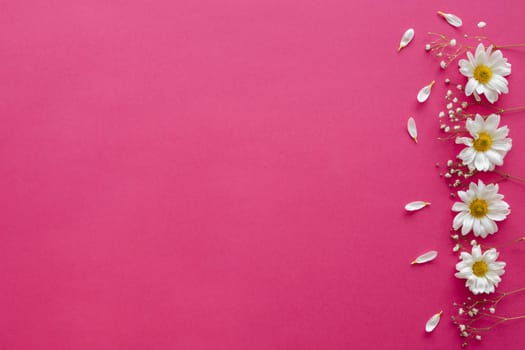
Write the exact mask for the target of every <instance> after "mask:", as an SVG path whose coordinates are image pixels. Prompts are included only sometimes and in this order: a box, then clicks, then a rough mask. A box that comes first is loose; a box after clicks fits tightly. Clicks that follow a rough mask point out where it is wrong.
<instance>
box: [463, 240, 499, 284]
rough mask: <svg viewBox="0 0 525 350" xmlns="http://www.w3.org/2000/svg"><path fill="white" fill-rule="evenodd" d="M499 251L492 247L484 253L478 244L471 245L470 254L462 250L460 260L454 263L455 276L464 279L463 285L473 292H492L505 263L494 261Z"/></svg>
mask: <svg viewBox="0 0 525 350" xmlns="http://www.w3.org/2000/svg"><path fill="white" fill-rule="evenodd" d="M498 256H499V253H498V251H497V250H496V249H494V248H492V249H489V250H487V251H485V253H482V252H481V248H480V246H479V245H476V246H474V247H472V254H469V253H467V252H462V253H461V255H460V259H461V261H460V262H459V263H457V264H456V270H458V272H457V273H456V274H455V276H456V277H457V278H461V279H466V280H467V281H466V282H465V286H466V287H468V289H470V291H471V292H472V293H474V294H482V293H486V294H490V293H494V291H495V288H496V287H497V286H498V284H499V283H500V282H501V277H500V276H502V275H503V274H504V273H505V270H504V268H505V263H504V262H502V261H496V260H497V259H498Z"/></svg>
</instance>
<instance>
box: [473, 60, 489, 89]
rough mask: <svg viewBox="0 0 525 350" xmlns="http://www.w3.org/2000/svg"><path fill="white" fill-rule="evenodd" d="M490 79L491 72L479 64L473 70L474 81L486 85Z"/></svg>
mask: <svg viewBox="0 0 525 350" xmlns="http://www.w3.org/2000/svg"><path fill="white" fill-rule="evenodd" d="M490 78H492V71H491V70H490V68H489V67H487V66H485V65H484V64H480V65H479V66H477V67H476V68H475V69H474V79H476V80H477V81H479V82H480V83H481V84H486V83H488V82H489V81H490Z"/></svg>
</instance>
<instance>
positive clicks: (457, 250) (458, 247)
mask: <svg viewBox="0 0 525 350" xmlns="http://www.w3.org/2000/svg"><path fill="white" fill-rule="evenodd" d="M460 248H461V246H460V245H459V244H456V245H455V246H454V248H452V251H453V252H454V253H457V252H459V249H460Z"/></svg>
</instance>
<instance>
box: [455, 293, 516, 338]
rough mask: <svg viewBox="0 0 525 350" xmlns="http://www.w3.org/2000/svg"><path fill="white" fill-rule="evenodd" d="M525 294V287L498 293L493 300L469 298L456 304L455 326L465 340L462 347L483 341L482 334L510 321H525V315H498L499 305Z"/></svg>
mask: <svg viewBox="0 0 525 350" xmlns="http://www.w3.org/2000/svg"><path fill="white" fill-rule="evenodd" d="M522 292H525V287H523V288H518V289H515V290H511V291H508V292H496V294H497V296H496V297H492V298H473V297H468V298H467V300H466V301H464V302H461V303H454V304H453V305H454V306H455V307H457V315H455V316H452V321H453V323H454V325H456V326H457V327H458V330H459V335H460V337H462V338H464V340H463V343H462V344H461V345H462V347H466V346H467V345H468V342H469V340H477V341H481V340H482V334H483V333H485V332H488V331H490V330H491V329H493V328H495V327H497V326H499V325H501V324H503V323H505V322H508V321H516V320H523V319H525V315H518V316H502V315H498V314H497V306H498V304H499V303H500V302H501V301H502V300H503V299H505V298H507V297H509V296H511V295H517V294H519V293H522Z"/></svg>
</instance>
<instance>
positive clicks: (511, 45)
mask: <svg viewBox="0 0 525 350" xmlns="http://www.w3.org/2000/svg"><path fill="white" fill-rule="evenodd" d="M509 47H525V44H509V45H494V48H495V49H506V48H509Z"/></svg>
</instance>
